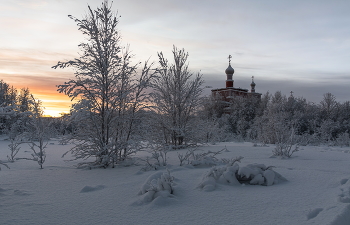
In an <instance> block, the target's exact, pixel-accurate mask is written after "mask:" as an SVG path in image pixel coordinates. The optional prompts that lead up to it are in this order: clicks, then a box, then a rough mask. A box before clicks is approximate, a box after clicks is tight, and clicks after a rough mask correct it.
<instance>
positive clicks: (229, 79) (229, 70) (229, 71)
mask: <svg viewBox="0 0 350 225" xmlns="http://www.w3.org/2000/svg"><path fill="white" fill-rule="evenodd" d="M231 58H232V56H231V55H229V56H228V67H227V69H226V70H225V73H226V76H227V79H226V88H233V80H232V76H233V73H234V72H235V70H234V69H233V68H232V67H231Z"/></svg>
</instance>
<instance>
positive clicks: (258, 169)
mask: <svg viewBox="0 0 350 225" xmlns="http://www.w3.org/2000/svg"><path fill="white" fill-rule="evenodd" d="M285 180H286V179H285V178H284V177H282V176H281V175H280V174H278V173H276V172H275V171H273V170H272V167H271V166H269V167H267V166H265V165H264V164H248V165H246V166H243V167H240V166H239V165H238V164H237V163H236V162H235V163H233V164H227V165H225V166H221V167H218V166H214V167H212V168H211V169H210V170H209V171H208V172H207V173H205V174H204V176H203V179H202V181H201V183H200V184H199V185H198V187H199V188H200V189H202V190H205V191H213V190H215V187H216V184H217V183H220V184H228V185H241V184H251V185H264V186H271V185H273V184H277V183H278V182H280V181H285Z"/></svg>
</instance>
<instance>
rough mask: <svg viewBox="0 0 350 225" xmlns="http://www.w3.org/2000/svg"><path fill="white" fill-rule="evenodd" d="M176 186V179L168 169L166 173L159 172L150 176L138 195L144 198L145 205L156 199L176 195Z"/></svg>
mask: <svg viewBox="0 0 350 225" xmlns="http://www.w3.org/2000/svg"><path fill="white" fill-rule="evenodd" d="M174 186H175V184H174V177H173V176H171V174H170V171H169V170H168V169H167V171H166V172H157V173H154V174H152V175H151V176H149V177H148V178H147V180H146V182H145V183H144V184H143V185H142V186H141V188H140V191H139V193H138V194H139V195H141V196H142V198H141V201H142V202H143V203H148V202H151V201H153V200H154V199H156V198H164V197H165V198H167V197H171V196H172V195H173V194H174Z"/></svg>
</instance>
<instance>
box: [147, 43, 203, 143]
mask: <svg viewBox="0 0 350 225" xmlns="http://www.w3.org/2000/svg"><path fill="white" fill-rule="evenodd" d="M172 53H173V57H174V62H173V63H169V62H168V60H167V59H166V58H165V57H164V55H163V53H162V52H160V53H158V57H159V64H160V67H159V77H158V78H157V79H155V80H154V83H153V88H154V92H153V93H152V97H153V102H154V105H155V109H156V112H157V113H158V119H157V122H158V126H159V130H161V131H162V136H163V140H164V142H165V143H166V144H168V145H173V146H182V145H184V144H185V143H186V142H189V141H194V142H195V140H191V136H190V135H189V134H190V132H191V129H196V128H195V127H193V126H191V125H190V121H191V119H192V118H193V117H194V115H195V113H196V111H197V110H198V107H199V105H200V103H201V101H200V100H201V96H200V95H201V93H202V87H201V86H202V84H203V83H204V81H203V79H202V75H201V74H200V73H196V74H194V73H192V72H191V71H190V70H189V69H188V62H187V59H188V53H187V52H185V50H184V49H178V48H176V47H175V46H173V51H172Z"/></svg>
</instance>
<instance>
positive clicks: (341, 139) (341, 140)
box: [336, 132, 350, 147]
mask: <svg viewBox="0 0 350 225" xmlns="http://www.w3.org/2000/svg"><path fill="white" fill-rule="evenodd" d="M336 142H337V145H339V146H340V147H343V146H346V147H349V144H350V137H349V133H348V132H346V133H342V134H339V135H338V137H337V141H336Z"/></svg>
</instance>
